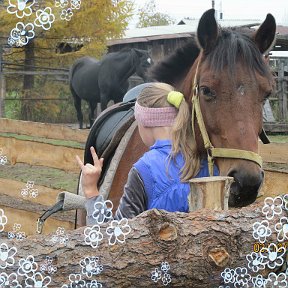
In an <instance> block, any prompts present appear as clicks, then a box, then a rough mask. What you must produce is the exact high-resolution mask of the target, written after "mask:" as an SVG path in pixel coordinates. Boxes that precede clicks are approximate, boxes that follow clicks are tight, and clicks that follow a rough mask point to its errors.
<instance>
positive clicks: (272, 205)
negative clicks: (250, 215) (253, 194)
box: [262, 196, 283, 220]
mask: <svg viewBox="0 0 288 288" xmlns="http://www.w3.org/2000/svg"><path fill="white" fill-rule="evenodd" d="M282 206H283V200H282V198H281V197H280V196H279V197H276V198H271V197H267V198H266V199H265V201H264V207H263V208H262V212H263V214H264V215H266V218H267V219H268V220H271V219H272V218H273V217H274V216H275V215H280V214H281V213H282Z"/></svg>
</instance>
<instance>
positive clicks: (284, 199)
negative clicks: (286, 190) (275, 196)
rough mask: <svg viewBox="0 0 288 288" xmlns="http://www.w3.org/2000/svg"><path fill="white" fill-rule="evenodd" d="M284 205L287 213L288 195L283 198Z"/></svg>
mask: <svg viewBox="0 0 288 288" xmlns="http://www.w3.org/2000/svg"><path fill="white" fill-rule="evenodd" d="M283 205H284V209H285V210H286V211H288V194H285V195H284V196H283Z"/></svg>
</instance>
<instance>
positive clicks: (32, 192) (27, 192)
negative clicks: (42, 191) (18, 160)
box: [21, 181, 38, 198]
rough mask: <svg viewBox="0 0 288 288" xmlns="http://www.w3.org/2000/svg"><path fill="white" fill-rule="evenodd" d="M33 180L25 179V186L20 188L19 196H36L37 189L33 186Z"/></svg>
mask: <svg viewBox="0 0 288 288" xmlns="http://www.w3.org/2000/svg"><path fill="white" fill-rule="evenodd" d="M33 187H34V181H27V183H26V185H25V188H23V189H22V190H21V196H22V197H23V198H27V197H30V198H36V197H37V196H38V189H35V188H33Z"/></svg>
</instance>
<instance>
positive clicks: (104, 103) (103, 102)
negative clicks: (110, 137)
mask: <svg viewBox="0 0 288 288" xmlns="http://www.w3.org/2000/svg"><path fill="white" fill-rule="evenodd" d="M100 99H101V112H102V111H104V110H105V109H106V108H107V105H108V102H109V100H110V99H109V98H108V94H106V93H102V92H101V94H100Z"/></svg>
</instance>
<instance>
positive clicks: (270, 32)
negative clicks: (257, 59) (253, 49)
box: [254, 14, 276, 54]
mask: <svg viewBox="0 0 288 288" xmlns="http://www.w3.org/2000/svg"><path fill="white" fill-rule="evenodd" d="M275 35H276V21H275V18H274V17H273V16H272V15H271V14H267V16H266V19H265V20H264V22H263V23H262V24H261V26H260V27H259V29H258V30H257V32H256V34H255V36H254V40H255V42H256V44H257V46H258V48H259V50H260V52H261V54H264V53H265V52H266V51H268V50H270V48H271V47H272V45H273V44H274V41H275V39H276V37H275Z"/></svg>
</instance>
